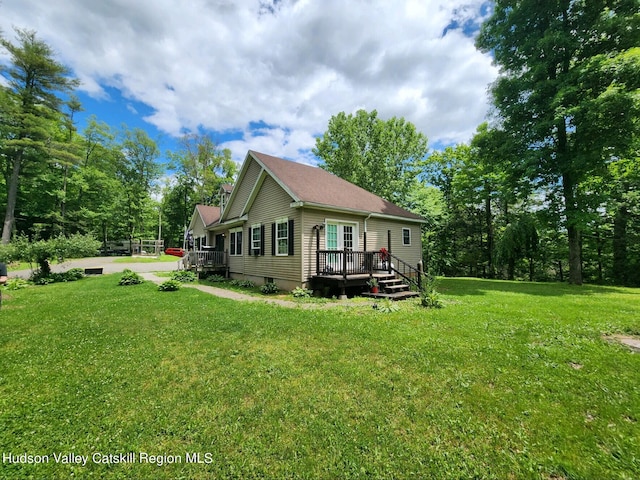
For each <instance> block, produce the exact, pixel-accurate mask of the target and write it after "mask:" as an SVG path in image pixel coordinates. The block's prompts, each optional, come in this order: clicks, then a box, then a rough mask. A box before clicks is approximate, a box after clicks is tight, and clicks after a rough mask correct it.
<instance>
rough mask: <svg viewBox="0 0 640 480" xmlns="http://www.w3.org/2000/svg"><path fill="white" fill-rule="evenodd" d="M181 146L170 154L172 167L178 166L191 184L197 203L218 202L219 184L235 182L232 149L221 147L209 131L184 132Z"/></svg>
mask: <svg viewBox="0 0 640 480" xmlns="http://www.w3.org/2000/svg"><path fill="white" fill-rule="evenodd" d="M180 146H181V149H180V150H179V151H178V152H175V153H174V154H172V155H171V160H172V167H173V168H176V169H177V171H178V176H179V177H180V183H185V184H189V185H190V186H191V188H192V190H193V194H192V198H193V199H194V200H195V201H196V202H197V203H201V204H204V205H214V204H216V203H217V200H218V199H217V193H218V190H219V189H220V186H221V185H222V184H223V183H230V182H232V181H233V177H234V176H235V174H236V170H237V166H236V163H235V162H234V161H233V160H232V159H231V150H229V149H223V150H221V149H219V148H218V146H217V145H216V143H215V142H214V141H213V139H212V138H211V136H210V135H200V134H189V135H185V136H183V137H182V139H181V140H180ZM194 205H195V204H194ZM191 210H193V205H192V206H191ZM190 214H191V212H189V215H190Z"/></svg>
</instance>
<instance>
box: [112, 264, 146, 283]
mask: <svg viewBox="0 0 640 480" xmlns="http://www.w3.org/2000/svg"><path fill="white" fill-rule="evenodd" d="M141 283H144V280H143V279H142V277H141V276H140V275H138V274H137V273H136V272H134V271H132V270H129V269H128V268H127V269H125V270H124V271H123V272H122V276H121V277H120V281H119V282H118V285H139V284H141Z"/></svg>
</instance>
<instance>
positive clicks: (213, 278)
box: [207, 275, 226, 283]
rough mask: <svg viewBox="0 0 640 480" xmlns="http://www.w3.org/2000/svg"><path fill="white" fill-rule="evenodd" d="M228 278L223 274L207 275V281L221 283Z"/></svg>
mask: <svg viewBox="0 0 640 480" xmlns="http://www.w3.org/2000/svg"><path fill="white" fill-rule="evenodd" d="M225 280H226V279H225V278H224V277H223V276H222V275H209V276H208V277H207V282H211V283H220V282H224V281H225Z"/></svg>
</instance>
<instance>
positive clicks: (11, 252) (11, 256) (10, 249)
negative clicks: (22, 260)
mask: <svg viewBox="0 0 640 480" xmlns="http://www.w3.org/2000/svg"><path fill="white" fill-rule="evenodd" d="M16 260H18V252H17V251H16V248H15V245H14V244H12V243H9V244H6V245H5V244H1V243H0V262H2V263H6V264H8V263H11V262H13V261H16Z"/></svg>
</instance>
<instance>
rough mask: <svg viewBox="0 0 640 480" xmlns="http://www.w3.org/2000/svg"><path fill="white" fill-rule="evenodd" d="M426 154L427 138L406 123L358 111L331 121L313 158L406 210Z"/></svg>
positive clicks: (400, 119) (397, 119) (328, 169)
mask: <svg viewBox="0 0 640 480" xmlns="http://www.w3.org/2000/svg"><path fill="white" fill-rule="evenodd" d="M427 150H428V148H427V138H426V137H425V136H424V135H423V134H422V133H419V132H418V131H416V128H415V126H414V125H413V124H412V123H410V122H407V121H405V119H404V118H396V117H393V118H391V119H389V120H387V121H384V120H381V119H379V118H378V112H376V111H375V110H374V111H372V112H371V113H369V112H366V111H364V110H358V111H357V112H356V114H355V115H351V114H349V115H346V114H345V113H344V112H340V113H339V114H337V115H334V116H332V117H331V119H330V120H329V125H328V128H327V131H326V132H325V133H324V134H323V136H322V137H319V138H317V139H316V146H315V147H314V149H313V153H314V155H316V156H318V157H320V158H321V159H322V160H323V163H322V164H321V165H320V166H321V167H322V168H324V169H325V170H327V171H329V172H331V173H333V174H335V175H337V176H339V177H341V178H344V179H345V180H348V181H350V182H352V183H354V184H356V185H358V186H360V187H362V188H364V189H365V190H368V191H370V192H373V193H375V194H376V195H379V196H381V197H382V198H385V199H387V200H389V201H392V202H394V203H396V204H398V205H401V206H405V205H406V201H407V198H408V197H409V193H410V192H411V190H412V189H413V187H414V186H415V183H416V177H417V175H418V173H419V172H420V168H421V165H422V162H423V159H424V157H425V156H426V154H427Z"/></svg>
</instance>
